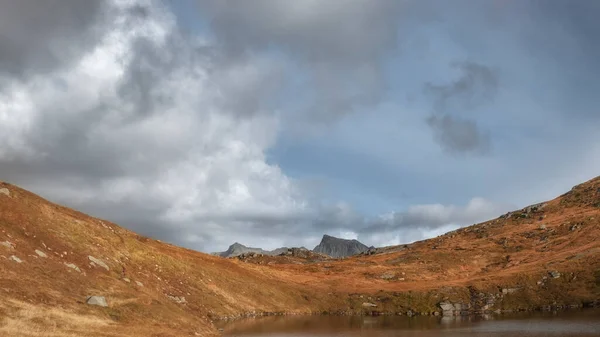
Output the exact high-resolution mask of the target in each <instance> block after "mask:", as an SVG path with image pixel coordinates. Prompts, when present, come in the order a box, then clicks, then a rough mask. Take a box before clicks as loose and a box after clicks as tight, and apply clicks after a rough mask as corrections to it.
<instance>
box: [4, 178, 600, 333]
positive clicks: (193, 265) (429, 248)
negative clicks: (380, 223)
mask: <svg viewBox="0 0 600 337" xmlns="http://www.w3.org/2000/svg"><path fill="white" fill-rule="evenodd" d="M0 173H1V171H0ZM520 187H521V186H515V191H516V192H518V190H519V188H520ZM324 239H326V240H324V241H325V242H324V244H323V246H328V244H327V241H330V239H329V238H324ZM320 246H321V245H320ZM363 249H364V247H363ZM304 255H307V254H306V252H303V251H300V250H298V251H297V252H294V251H293V250H292V251H291V252H290V250H288V253H286V254H283V255H278V256H266V255H264V256H259V257H252V258H248V259H224V258H220V257H217V256H211V255H209V254H204V253H200V252H197V251H193V250H190V249H185V248H181V247H177V246H174V245H171V244H168V243H165V242H161V241H159V240H155V239H152V238H148V237H145V236H143V235H140V234H137V233H134V232H132V231H129V230H127V229H124V228H122V227H120V226H118V225H117V224H114V223H111V222H110V221H107V220H103V219H99V218H95V217H91V216H88V215H86V214H83V213H80V212H77V211H75V210H72V209H69V208H67V207H63V206H60V205H57V204H54V203H52V202H50V201H48V200H45V199H43V198H41V197H39V196H37V195H35V194H33V193H31V192H28V191H26V190H23V189H21V188H19V187H17V186H14V185H10V184H7V183H2V182H0V270H1V277H0V336H13V337H25V336H28V337H32V336H40V334H41V335H44V333H43V332H42V331H48V327H50V328H51V333H50V334H51V335H52V336H89V337H100V336H102V337H117V336H130V337H142V336H164V337H171V336H195V335H198V336H217V335H218V334H219V333H218V330H217V328H216V327H215V325H214V324H215V323H213V322H217V321H218V320H219V319H224V318H229V319H231V318H239V317H246V316H253V315H266V314H311V313H316V312H318V313H337V314H339V313H343V314H358V315H365V314H369V315H370V314H388V315H392V314H394V315H396V314H402V315H406V314H408V313H411V314H420V313H426V314H428V315H431V314H434V313H435V314H438V315H439V314H442V315H446V314H448V313H449V314H451V315H452V314H456V313H457V311H458V309H457V308H460V309H461V311H464V312H470V313H473V312H484V313H489V312H494V311H498V312H504V311H518V310H523V311H524V310H536V309H538V310H539V309H544V310H546V309H553V310H554V309H560V308H565V307H571V306H572V307H582V306H591V305H596V304H600V177H598V178H595V179H592V180H590V181H588V182H585V183H583V184H580V185H577V186H575V187H573V189H571V190H570V191H568V192H567V193H565V194H563V195H561V196H559V197H557V198H555V199H553V200H550V201H547V202H543V203H541V204H536V205H532V206H528V207H524V208H522V209H519V210H515V211H513V212H510V213H507V214H503V215H501V216H499V217H497V218H495V219H491V220H489V221H485V222H482V223H479V224H476V225H473V226H468V227H464V228H460V229H457V230H455V231H452V232H449V233H446V234H443V235H440V236H438V237H435V238H431V239H428V240H423V241H418V242H414V243H411V244H407V245H400V246H392V247H385V248H383V249H370V250H369V251H368V253H367V254H360V255H356V256H351V257H349V258H346V259H341V260H334V259H327V258H321V257H319V256H312V257H310V256H309V258H305V257H304ZM90 296H98V297H103V298H104V300H106V305H107V307H102V306H98V305H97V304H104V301H103V300H102V299H99V298H92V299H89V298H88V297H90ZM92 304H96V305H92Z"/></svg>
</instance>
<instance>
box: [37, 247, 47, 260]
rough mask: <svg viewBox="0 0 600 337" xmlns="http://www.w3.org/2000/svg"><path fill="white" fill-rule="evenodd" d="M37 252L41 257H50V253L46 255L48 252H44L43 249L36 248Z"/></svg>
mask: <svg viewBox="0 0 600 337" xmlns="http://www.w3.org/2000/svg"><path fill="white" fill-rule="evenodd" d="M35 253H36V254H37V255H38V256H39V257H43V258H47V257H48V255H46V253H44V252H42V251H41V250H39V249H36V250H35Z"/></svg>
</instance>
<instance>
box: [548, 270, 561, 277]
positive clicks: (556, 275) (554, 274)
mask: <svg viewBox="0 0 600 337" xmlns="http://www.w3.org/2000/svg"><path fill="white" fill-rule="evenodd" d="M548 275H550V277H552V278H559V277H560V273H559V272H558V271H556V270H552V271H549V272H548Z"/></svg>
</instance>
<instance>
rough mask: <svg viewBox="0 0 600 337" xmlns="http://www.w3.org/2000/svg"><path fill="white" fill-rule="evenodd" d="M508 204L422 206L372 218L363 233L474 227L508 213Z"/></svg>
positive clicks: (478, 201) (483, 202)
mask: <svg viewBox="0 0 600 337" xmlns="http://www.w3.org/2000/svg"><path fill="white" fill-rule="evenodd" d="M509 208H510V206H509V205H505V204H501V203H495V202H492V201H489V200H486V199H484V198H473V199H471V200H470V201H469V202H468V203H467V204H466V205H465V206H462V207H460V206H455V205H442V204H423V205H412V206H410V207H408V209H407V210H406V211H402V212H391V213H388V214H385V215H382V216H380V217H379V218H377V219H373V220H372V221H371V222H370V223H368V224H367V226H366V227H365V228H364V229H363V230H362V233H371V232H373V233H379V232H392V231H398V230H402V229H405V228H409V229H410V228H413V229H418V230H435V229H439V228H441V227H444V226H449V225H461V226H465V225H471V224H474V223H477V222H481V221H484V220H487V219H491V218H494V217H497V216H499V215H500V214H502V213H505V212H506V210H507V209H509Z"/></svg>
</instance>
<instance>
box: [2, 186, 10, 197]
mask: <svg viewBox="0 0 600 337" xmlns="http://www.w3.org/2000/svg"><path fill="white" fill-rule="evenodd" d="M0 194H3V195H5V196H7V197H10V191H9V190H8V188H0Z"/></svg>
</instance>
